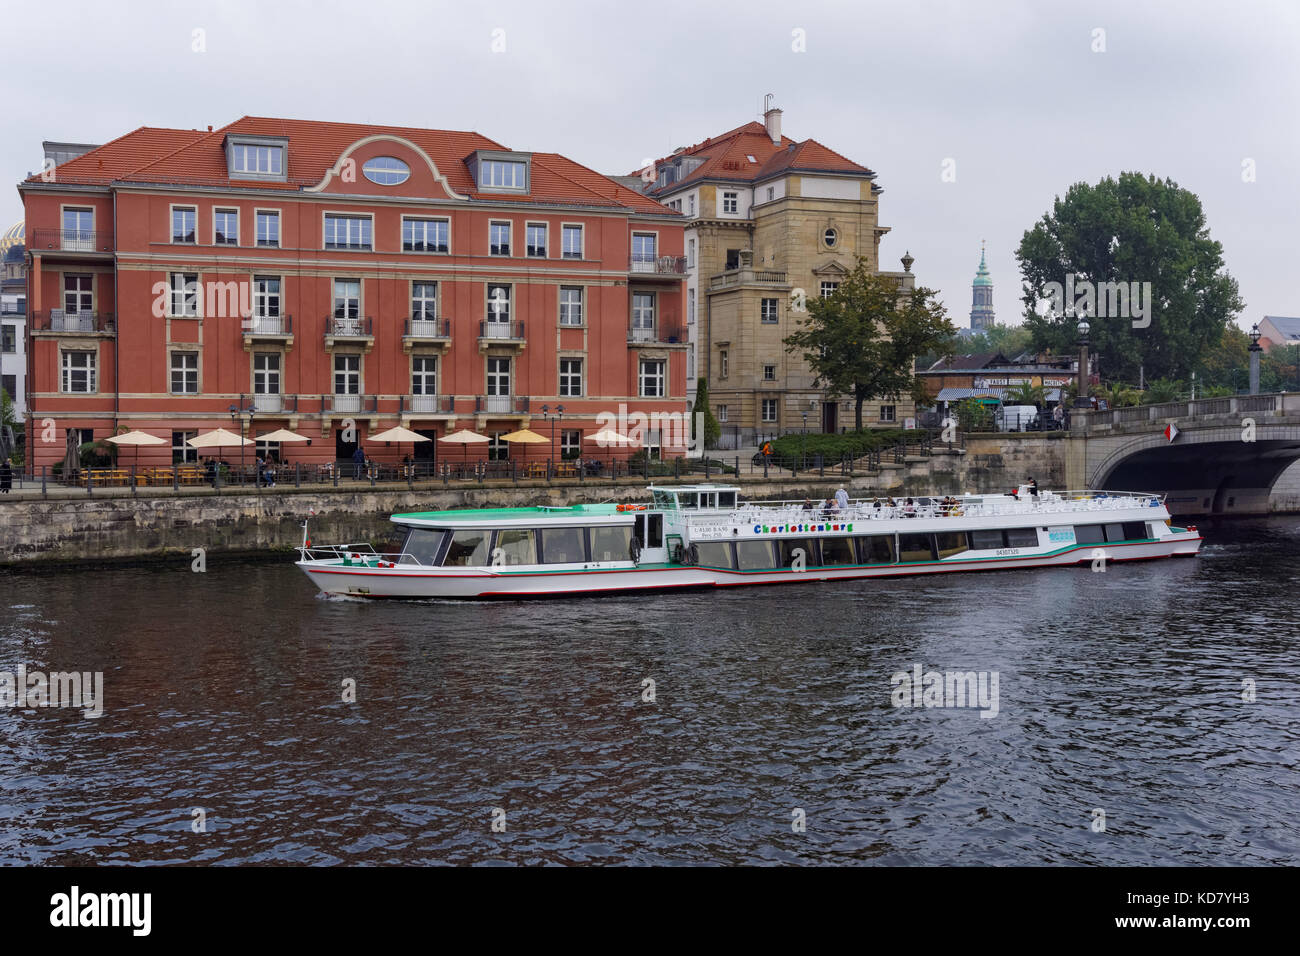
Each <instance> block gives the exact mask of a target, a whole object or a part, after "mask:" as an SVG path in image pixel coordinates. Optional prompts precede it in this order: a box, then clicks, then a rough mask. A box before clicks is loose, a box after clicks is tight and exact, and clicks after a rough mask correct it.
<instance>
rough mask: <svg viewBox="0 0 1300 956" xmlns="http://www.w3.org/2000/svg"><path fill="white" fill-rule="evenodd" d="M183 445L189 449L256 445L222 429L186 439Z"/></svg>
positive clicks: (248, 439) (247, 439) (250, 440)
mask: <svg viewBox="0 0 1300 956" xmlns="http://www.w3.org/2000/svg"><path fill="white" fill-rule="evenodd" d="M185 444H187V445H189V446H190V447H191V448H225V447H227V446H229V445H253V444H256V443H255V442H254V441H253V440H252V439H251V438H240V437H239V436H238V435H236V434H235V433H234V432H228V431H226V430H225V429H224V428H217V429H214V430H212V431H210V432H204V433H203V434H202V435H195V436H194V437H193V438H189V439H186V441H185Z"/></svg>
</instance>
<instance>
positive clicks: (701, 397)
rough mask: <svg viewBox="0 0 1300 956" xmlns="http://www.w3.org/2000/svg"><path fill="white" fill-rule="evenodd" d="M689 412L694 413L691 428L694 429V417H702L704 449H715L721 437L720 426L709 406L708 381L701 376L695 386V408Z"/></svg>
mask: <svg viewBox="0 0 1300 956" xmlns="http://www.w3.org/2000/svg"><path fill="white" fill-rule="evenodd" d="M691 411H692V412H694V413H695V414H694V415H692V416H691V428H694V427H695V421H696V419H695V415H699V414H703V415H704V447H705V448H717V447H718V439H720V438H721V437H722V425H721V424H720V423H719V422H718V420H717V419H716V418H715V417H714V416H713V409H712V408H711V407H710V406H709V380H708V379H707V378H704V377H702V376H701V378H700V380H699V382H698V384H696V386H695V407H694V408H692V409H691Z"/></svg>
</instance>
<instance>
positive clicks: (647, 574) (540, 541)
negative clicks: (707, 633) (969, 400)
mask: <svg viewBox="0 0 1300 956" xmlns="http://www.w3.org/2000/svg"><path fill="white" fill-rule="evenodd" d="M649 491H650V495H651V498H650V501H649V502H648V503H646V504H635V505H628V504H620V505H616V504H591V505H573V506H570V507H547V506H543V507H536V508H484V509H466V510H458V511H429V512H418V513H414V514H396V515H393V516H392V520H393V522H394V523H395V524H396V525H397V526H398V529H399V530H400V531H401V532H403V533H404V540H403V541H402V544H401V546H400V548H399V549H398V550H396V551H394V552H380V551H376V550H375V549H374V548H373V547H372V546H371V545H369V544H341V545H325V546H321V545H313V544H312V543H311V541H310V540H309V538H308V532H307V526H306V523H305V522H304V524H303V544H302V546H301V547H300V548H299V549H298V550H299V560H298V562H297V563H298V567H300V568H302V570H303V571H304V572H305V573H306V574H307V576H308V577H309V578H311V579H312V581H313V582H315V584H316V586H317V587H319V588H320V589H321V590H322V591H324V592H326V593H328V594H344V595H358V596H363V597H396V598H524V597H551V596H557V595H577V594H601V593H611V592H618V591H643V590H660V589H665V588H699V587H731V586H734V585H742V584H795V583H800V582H810V581H838V580H843V579H849V578H877V577H893V576H897V575H908V574H942V573H944V572H950V571H989V570H993V569H997V568H1034V567H1046V566H1053V565H1077V564H1082V563H1086V564H1091V565H1094V566H1095V563H1096V562H1098V561H1101V562H1111V561H1133V560H1144V559H1149V558H1168V557H1190V556H1193V555H1195V554H1196V552H1197V550H1198V549H1199V548H1200V546H1201V536H1200V534H1199V533H1198V532H1197V530H1196V528H1195V527H1187V528H1177V527H1172V526H1171V525H1170V516H1169V511H1168V510H1167V509H1166V508H1165V504H1164V501H1163V500H1162V498H1161V497H1159V496H1156V495H1150V494H1135V493H1131V492H1105V491H1085V492H1074V491H1070V492H1059V493H1054V492H1051V491H1043V492H1041V493H1037V494H1035V493H1033V491H1031V489H1029V488H1027V487H1025V488H1021V489H1020V490H1019V493H1017V494H1007V495H962V496H959V497H953V498H946V499H940V498H911V499H900V500H899V501H897V502H896V503H893V504H891V502H890V499H887V498H886V499H858V500H852V501H849V503H848V506H847V507H845V508H838V507H828V506H827V504H828V503H824V502H820V501H818V502H815V503H813V504H812V505H809V503H807V502H802V501H779V502H759V501H744V500H742V499H741V495H740V489H739V488H738V487H736V486H734V485H719V484H697V485H676V486H672V487H663V488H656V487H654V486H653V485H652V486H651V487H650V488H649Z"/></svg>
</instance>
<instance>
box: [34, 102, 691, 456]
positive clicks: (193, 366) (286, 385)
mask: <svg viewBox="0 0 1300 956" xmlns="http://www.w3.org/2000/svg"><path fill="white" fill-rule="evenodd" d="M20 192H21V194H22V197H23V201H24V205H25V210H26V235H27V238H28V242H27V248H28V252H29V254H30V273H29V276H28V290H29V291H28V297H27V305H28V314H29V316H30V319H31V330H30V341H31V351H30V358H29V369H30V375H29V382H30V384H31V388H30V390H29V405H30V408H31V411H30V416H31V417H32V418H34V419H44V418H47V417H48V418H52V419H54V420H55V421H56V423H57V425H58V429H57V436H56V437H55V440H52V441H51V440H49V438H50V437H51V436H50V435H49V434H48V430H44V431H45V432H46V433H45V434H43V430H42V429H39V428H29V429H28V446H29V457H28V460H29V461H31V462H32V463H34V465H35V466H37V467H39V466H40V465H42V464H53V463H54V462H57V461H59V460H61V459H62V457H63V455H64V448H65V435H66V433H67V430H68V429H78V430H80V435H79V436H74V437H79V438H80V440H81V441H86V440H91V439H100V438H105V437H108V436H109V435H111V434H113V433H114V431H121V430H124V429H128V428H129V429H141V430H144V431H148V432H151V433H153V434H156V435H159V436H160V437H170V438H171V442H170V445H169V446H167V447H161V446H160V447H154V448H151V447H149V446H145V447H141V448H140V457H139V461H140V464H141V465H142V466H144V465H148V464H151V463H152V464H161V463H164V462H168V461H172V460H182V459H190V458H192V457H193V454H194V453H193V449H191V448H189V447H188V446H187V445H186V443H185V442H186V439H188V438H191V437H193V436H194V435H195V434H197V433H198V432H200V431H206V430H210V429H212V428H216V427H225V428H227V429H230V430H235V429H242V430H243V432H244V433H245V434H246V435H248V436H249V437H252V438H256V437H257V436H258V435H260V434H266V433H269V432H271V431H274V430H276V429H280V428H287V429H289V430H291V431H295V432H297V433H299V434H302V435H305V436H307V437H309V438H311V439H312V441H311V444H310V445H301V444H297V445H292V446H289V445H286V446H285V447H284V448H283V449H280V448H277V447H271V446H262V447H259V449H258V450H259V451H263V452H271V453H276V454H278V455H279V457H281V459H282V460H286V459H288V460H300V461H303V462H305V463H307V464H312V463H325V462H330V461H334V460H336V459H347V458H350V457H351V456H352V454H353V452H354V450H355V448H356V442H358V441H360V442H362V443H365V442H366V438H367V436H368V435H370V434H374V433H376V432H378V431H382V430H386V429H388V428H389V427H391V426H393V425H397V424H401V425H403V426H405V427H407V428H410V429H412V430H414V431H417V432H420V433H421V434H423V435H424V436H426V437H428V438H431V439H437V438H440V437H443V436H445V435H446V434H448V433H450V432H453V431H456V430H459V429H472V430H475V431H477V432H479V433H481V434H484V435H487V436H489V437H490V438H491V441H490V443H488V444H487V445H480V446H478V448H477V449H476V450H475V455H476V456H479V457H491V458H506V457H508V456H509V454H510V446H509V445H507V444H506V443H504V442H503V441H502V440H501V436H502V435H504V434H506V433H508V432H511V431H514V430H516V429H518V428H520V427H523V426H529V425H532V426H533V428H534V429H535V430H536V431H538V432H539V433H541V434H542V435H544V436H545V437H547V438H550V437H551V435H552V430H554V447H551V448H549V449H546V448H543V449H542V450H541V451H539V450H538V449H537V447H534V449H533V451H532V453H531V454H530V455H529V457H530V458H534V459H535V458H538V457H542V458H545V457H552V458H556V459H558V458H560V457H561V456H567V457H575V456H577V455H578V454H579V453H580V452H588V453H592V452H599V453H600V454H602V455H607V454H610V453H614V452H615V450H614V449H600V448H597V447H596V446H594V445H591V444H585V445H584V438H585V436H586V435H589V434H591V433H592V432H594V431H595V430H596V429H597V428H598V427H600V425H602V424H609V423H610V420H611V418H612V417H613V416H616V415H618V414H619V412H620V410H621V411H622V412H623V413H624V414H625V415H626V416H628V417H629V418H630V420H631V427H628V428H623V429H620V430H624V431H633V432H635V431H636V430H637V427H638V425H639V420H638V419H637V418H636V416H637V415H638V414H639V415H644V416H646V417H647V419H648V418H649V417H650V416H653V415H655V414H657V413H658V414H661V415H662V414H665V413H678V412H680V411H681V410H682V409H683V408H684V406H685V396H686V387H685V382H686V355H685V353H686V348H685V344H684V341H679V339H680V337H681V333H680V329H681V327H682V325H683V324H684V321H685V310H684V303H683V293H682V276H681V275H680V274H678V273H674V272H662V273H661V272H659V271H656V270H654V269H652V270H650V271H645V270H642V269H640V268H638V260H637V256H636V252H637V251H638V250H640V251H642V252H652V253H653V255H654V256H655V257H656V258H658V257H660V256H663V257H670V258H679V257H681V256H682V255H683V251H684V246H683V241H684V237H683V227H682V223H681V216H679V215H678V214H677V213H675V212H672V211H670V210H668V209H667V208H665V207H664V206H662V205H660V204H659V203H657V202H655V201H654V200H652V199H649V198H647V197H645V196H643V195H641V194H639V193H637V192H635V191H633V190H629V189H626V188H624V187H622V186H620V185H618V184H617V183H614V182H612V181H611V180H609V179H607V178H605V177H603V176H601V175H599V174H597V173H595V172H593V171H591V170H589V169H586V168H584V167H582V166H580V165H578V164H577V163H575V162H573V161H571V160H569V159H566V158H565V157H563V156H559V155H557V154H553V153H539V152H527V151H518V150H511V149H508V148H506V147H505V146H503V145H501V144H500V143H497V142H494V141H492V140H490V139H488V138H486V137H484V136H481V135H479V134H476V133H464V132H449V131H441V130H422V129H406V128H397V127H374V126H361V125H352V124H343V123H314V122H313V123H309V122H303V121H297V120H283V119H265V118H257V117H244V118H243V119H240V120H238V121H236V122H234V123H232V124H230V125H229V126H227V127H224V128H222V129H218V130H215V131H213V130H211V129H210V128H209V130H207V131H198V130H170V129H151V128H141V129H138V130H135V131H134V132H132V133H128V134H127V135H125V136H123V137H121V138H119V139H116V140H114V141H112V142H110V143H107V144H105V145H103V146H101V147H98V148H96V149H93V150H91V151H89V152H87V153H85V154H84V155H82V156H78V157H75V158H72V159H71V160H70V161H68V162H65V163H63V164H61V165H59V166H58V167H57V168H56V169H55V170H54V175H52V176H49V175H47V176H45V177H42V176H39V175H38V176H33V177H31V178H29V179H28V180H26V181H25V182H24V183H23V184H22V185H21V186H20ZM561 407H562V409H563V411H562V413H561V412H560V411H559V409H560V408H561ZM625 420H626V419H620V420H618V421H620V422H621V421H625ZM661 420H662V419H661ZM552 422H554V424H552ZM617 425H618V423H617V422H616V423H615V427H617ZM670 431H671V432H672V433H671V434H664V433H663V430H662V429H660V430H658V431H657V432H656V431H652V430H650V429H642V433H643V437H645V438H646V440H647V443H648V444H652V445H653V444H655V443H657V444H658V446H659V449H660V450H662V452H663V453H666V454H672V453H678V452H680V451H681V446H682V443H683V442H684V437H683V436H682V435H681V434H680V430H679V429H678V430H672V429H670ZM521 447H522V446H521ZM364 448H365V451H366V453H367V454H369V455H371V456H372V457H373V458H375V459H377V460H380V461H383V460H388V459H391V460H393V461H396V460H398V459H399V457H400V456H404V455H406V454H411V453H414V455H415V457H416V458H429V457H434V456H438V457H441V456H444V455H447V456H449V457H452V458H455V457H459V455H460V454H462V450H461V449H460V448H456V447H454V446H448V445H440V444H439V443H438V442H437V441H430V442H423V443H418V444H416V445H415V446H414V447H412V446H410V445H406V446H402V447H397V446H393V447H386V446H384V445H383V444H379V445H378V446H376V445H374V444H365V445H364ZM449 448H451V449H452V451H451V452H448V449H449ZM232 453H233V454H235V455H238V454H239V450H238V449H223V450H222V452H221V454H222V457H226V458H229V457H230V455H231V454H232ZM251 453H252V450H251V449H250V451H249V454H251ZM626 453H627V452H626V451H624V452H623V454H624V455H626Z"/></svg>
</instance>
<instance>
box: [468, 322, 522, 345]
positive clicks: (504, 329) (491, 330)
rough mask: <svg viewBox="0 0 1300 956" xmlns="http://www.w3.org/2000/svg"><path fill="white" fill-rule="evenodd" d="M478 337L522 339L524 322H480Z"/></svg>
mask: <svg viewBox="0 0 1300 956" xmlns="http://www.w3.org/2000/svg"><path fill="white" fill-rule="evenodd" d="M478 337H479V338H481V339H510V340H515V341H522V340H523V337H524V323H523V322H522V321H519V322H480V323H479V324H478Z"/></svg>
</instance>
